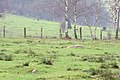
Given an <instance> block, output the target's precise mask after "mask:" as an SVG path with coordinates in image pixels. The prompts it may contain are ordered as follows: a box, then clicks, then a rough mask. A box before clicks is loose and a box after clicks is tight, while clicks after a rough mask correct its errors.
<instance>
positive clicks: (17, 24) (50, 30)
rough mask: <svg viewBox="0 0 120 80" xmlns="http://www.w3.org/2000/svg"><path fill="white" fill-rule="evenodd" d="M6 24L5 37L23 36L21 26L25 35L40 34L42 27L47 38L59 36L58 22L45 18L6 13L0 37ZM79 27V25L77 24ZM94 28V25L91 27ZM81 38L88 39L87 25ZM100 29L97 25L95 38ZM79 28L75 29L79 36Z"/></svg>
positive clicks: (104, 35) (71, 34)
mask: <svg viewBox="0 0 120 80" xmlns="http://www.w3.org/2000/svg"><path fill="white" fill-rule="evenodd" d="M4 25H5V26H6V37H7V38H22V37H23V28H24V27H26V28H27V36H32V37H33V36H40V30H41V27H43V36H44V37H48V38H53V37H57V38H58V37H59V26H60V23H58V22H50V21H45V20H39V21H37V20H34V19H29V18H25V17H21V16H15V15H11V14H7V16H6V17H5V19H3V18H1V19H0V31H1V33H0V37H2V28H3V26H4ZM78 27H79V26H78ZM92 29H93V30H94V27H92ZM82 30H83V31H82V32H83V39H90V30H89V27H86V26H83V29H82ZM100 30H101V28H99V27H98V30H97V38H100V37H99V36H100ZM79 32H80V31H79V29H78V31H77V33H78V37H79ZM69 35H70V37H72V38H74V33H73V29H70V30H69ZM114 36H115V32H114V30H112V37H113V38H114ZM103 37H104V38H106V37H107V31H106V32H103Z"/></svg>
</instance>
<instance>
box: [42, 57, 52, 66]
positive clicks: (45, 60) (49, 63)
mask: <svg viewBox="0 0 120 80" xmlns="http://www.w3.org/2000/svg"><path fill="white" fill-rule="evenodd" d="M41 63H42V64H46V65H53V61H52V59H51V58H42V59H41Z"/></svg>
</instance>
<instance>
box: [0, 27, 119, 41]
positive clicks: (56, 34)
mask: <svg viewBox="0 0 120 80" xmlns="http://www.w3.org/2000/svg"><path fill="white" fill-rule="evenodd" d="M0 32H1V33H0V37H1V38H61V39H62V38H63V33H62V30H61V29H58V30H55V31H53V30H49V29H47V28H43V27H41V28H39V29H38V28H37V29H36V30H35V29H31V28H28V27H24V28H16V27H13V28H8V27H5V26H3V27H0ZM69 32H71V33H70V34H69V35H70V37H72V38H73V37H74V33H73V30H69ZM77 34H78V37H79V39H90V38H91V37H90V32H89V29H84V28H82V27H80V28H79V29H78V31H77ZM119 36H120V35H119ZM97 38H98V39H100V40H102V39H115V31H114V30H111V33H109V32H107V31H102V30H100V29H99V30H98V31H97Z"/></svg>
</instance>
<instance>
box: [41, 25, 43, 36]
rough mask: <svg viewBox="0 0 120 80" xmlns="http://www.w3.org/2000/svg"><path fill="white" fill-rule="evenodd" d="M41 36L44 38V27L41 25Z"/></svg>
mask: <svg viewBox="0 0 120 80" xmlns="http://www.w3.org/2000/svg"><path fill="white" fill-rule="evenodd" d="M41 38H43V28H42V27H41Z"/></svg>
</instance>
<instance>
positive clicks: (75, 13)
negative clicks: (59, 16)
mask: <svg viewBox="0 0 120 80" xmlns="http://www.w3.org/2000/svg"><path fill="white" fill-rule="evenodd" d="M76 5H77V1H76V0H74V36H75V39H78V37H77V32H76V21H77V11H76Z"/></svg>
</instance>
